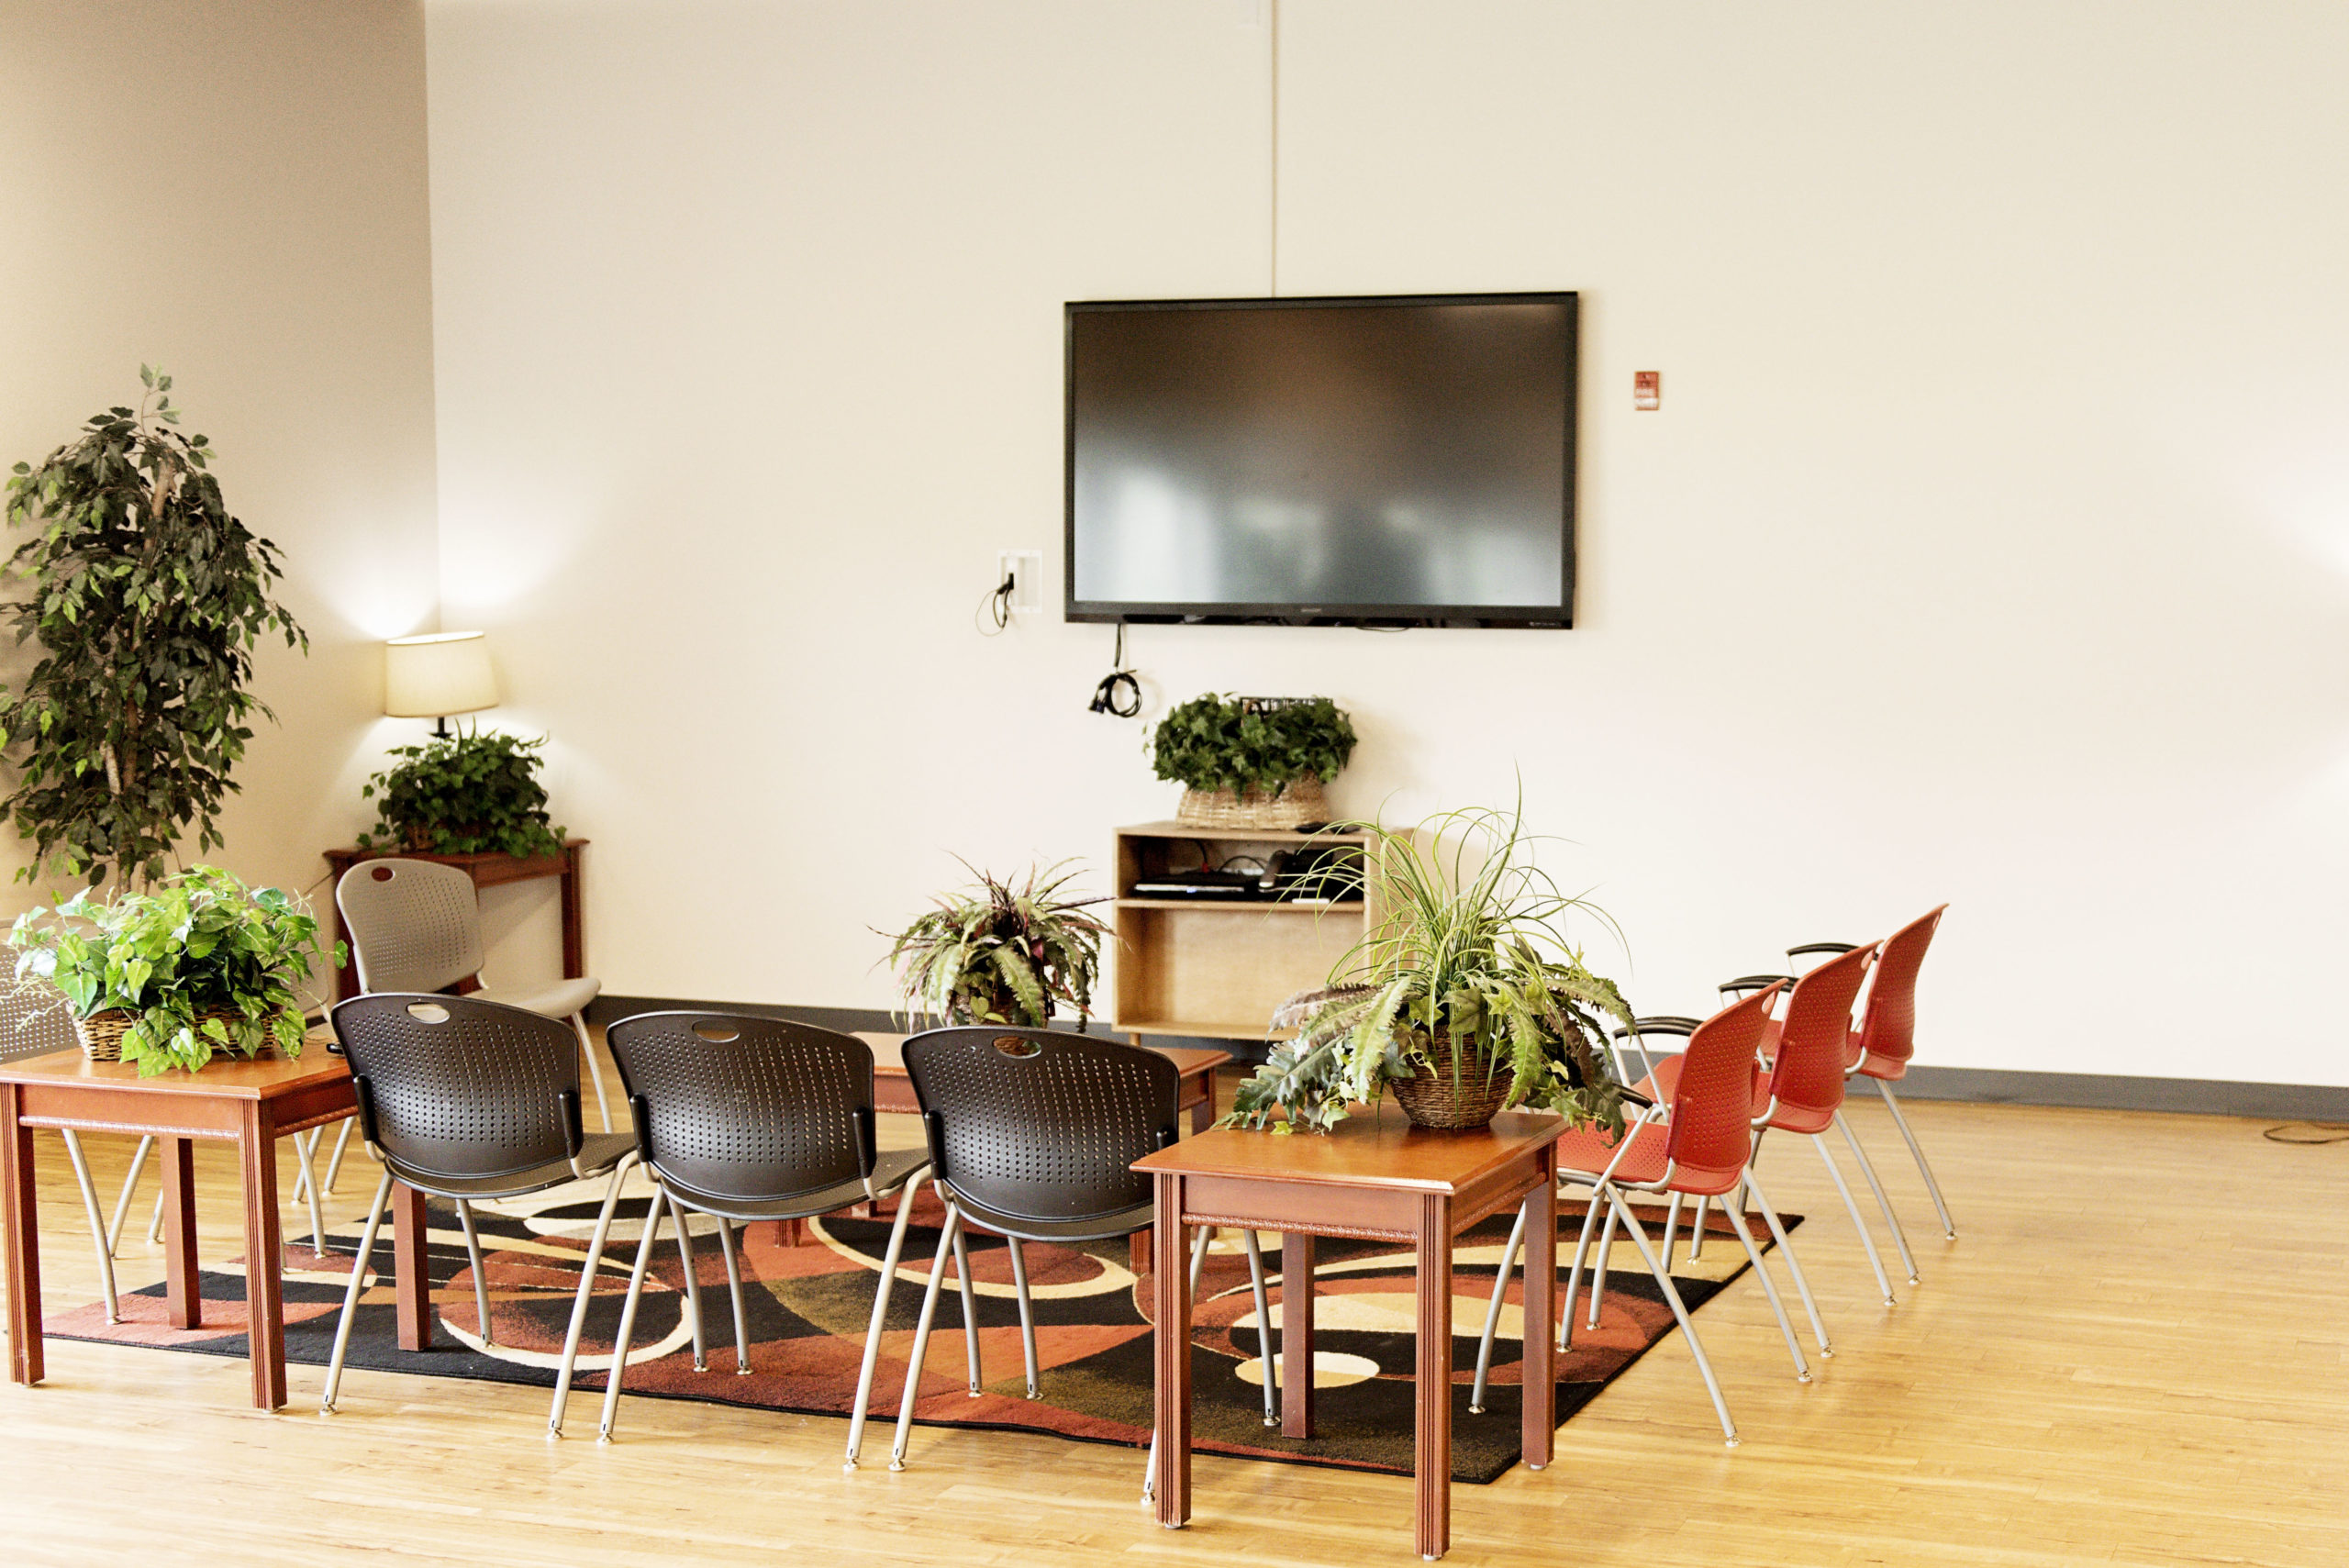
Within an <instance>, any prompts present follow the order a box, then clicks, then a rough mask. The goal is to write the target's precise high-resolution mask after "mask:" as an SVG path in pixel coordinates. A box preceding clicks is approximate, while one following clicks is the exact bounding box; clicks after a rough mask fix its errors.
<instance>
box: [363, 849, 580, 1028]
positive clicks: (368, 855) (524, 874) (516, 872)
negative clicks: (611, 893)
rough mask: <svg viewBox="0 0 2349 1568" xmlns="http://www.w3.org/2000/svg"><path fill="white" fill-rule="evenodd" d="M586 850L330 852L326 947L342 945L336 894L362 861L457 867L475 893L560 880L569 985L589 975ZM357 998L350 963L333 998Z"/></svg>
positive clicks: (564, 960)
mask: <svg viewBox="0 0 2349 1568" xmlns="http://www.w3.org/2000/svg"><path fill="white" fill-rule="evenodd" d="M586 847H587V840H584V839H565V840H563V841H562V849H561V850H559V851H556V852H555V853H553V854H551V855H531V856H529V857H528V858H527V859H526V858H523V857H521V856H517V855H505V854H477V855H424V854H410V853H408V852H407V851H404V850H357V849H348V850H328V851H326V860H327V864H328V866H330V867H331V868H333V874H332V875H331V876H330V877H329V878H328V888H327V896H326V899H325V906H324V908H323V909H322V911H321V913H322V915H323V917H324V918H325V922H326V933H327V945H328V949H329V950H331V949H332V947H333V945H334V944H335V943H336V942H338V941H340V940H342V912H341V910H340V909H339V908H337V907H336V906H335V902H334V889H335V888H336V887H337V886H340V884H341V883H342V874H343V873H345V872H347V871H349V870H350V869H351V867H352V866H355V865H357V864H359V863H360V862H362V861H384V860H406V861H431V862H435V863H437V864H440V865H444V866H455V867H456V868H457V869H458V870H459V871H462V872H463V873H465V874H466V875H467V876H469V877H471V878H473V887H474V889H475V890H476V891H478V890H480V889H482V888H484V887H498V886H502V885H504V884H507V883H509V882H530V881H534V880H536V879H537V878H539V877H542V876H551V877H559V878H561V879H562V974H563V978H564V979H566V980H576V979H579V978H581V977H582V976H584V974H586V973H587V932H586V919H585V917H584V914H583V912H582V910H581V906H580V898H579V862H580V854H579V851H582V850H584V849H585V848H586ZM356 995H359V966H358V964H356V963H347V964H345V965H343V966H342V967H341V968H340V969H338V970H336V971H335V973H334V999H335V1000H336V1001H338V1002H347V1001H349V1000H350V999H351V997H353V996H356Z"/></svg>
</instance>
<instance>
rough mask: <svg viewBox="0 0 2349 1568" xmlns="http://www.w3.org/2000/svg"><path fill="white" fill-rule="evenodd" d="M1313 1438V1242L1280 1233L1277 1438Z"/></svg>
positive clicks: (1302, 1236)
mask: <svg viewBox="0 0 2349 1568" xmlns="http://www.w3.org/2000/svg"><path fill="white" fill-rule="evenodd" d="M1312 1435H1313V1238H1312V1237H1310V1236H1308V1235H1307V1234H1305V1233H1304V1232H1303V1231H1301V1230H1284V1231H1282V1232H1281V1436H1283V1437H1285V1438H1309V1437H1311V1436H1312Z"/></svg>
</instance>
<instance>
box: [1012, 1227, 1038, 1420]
mask: <svg viewBox="0 0 2349 1568" xmlns="http://www.w3.org/2000/svg"><path fill="white" fill-rule="evenodd" d="M1004 1241H1005V1243H1006V1244H1007V1245H1008V1247H1009V1248H1010V1249H1011V1294H1012V1295H1013V1296H1016V1297H1017V1298H1018V1299H1019V1349H1020V1352H1021V1354H1022V1355H1023V1356H1025V1357H1026V1359H1027V1362H1028V1397H1029V1398H1030V1399H1041V1398H1042V1397H1043V1396H1044V1391H1043V1390H1042V1389H1041V1388H1039V1387H1038V1386H1037V1385H1036V1314H1035V1310H1034V1308H1033V1307H1030V1305H1029V1301H1028V1256H1027V1254H1026V1253H1025V1252H1022V1251H1020V1250H1019V1237H1017V1236H1007V1237H1005V1238H1004Z"/></svg>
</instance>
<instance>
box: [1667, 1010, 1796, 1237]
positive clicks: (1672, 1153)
mask: <svg viewBox="0 0 2349 1568" xmlns="http://www.w3.org/2000/svg"><path fill="white" fill-rule="evenodd" d="M1780 988H1781V983H1779V982H1775V981H1774V982H1773V983H1771V984H1769V985H1767V986H1765V988H1763V989H1762V990H1759V991H1756V992H1754V993H1753V995H1750V996H1746V997H1743V998H1741V999H1740V1000H1738V1001H1735V1002H1731V1004H1730V1005H1729V1006H1726V1007H1723V1008H1722V1009H1721V1010H1720V1012H1718V1013H1715V1014H1714V1015H1713V1016H1712V1017H1711V1018H1707V1019H1706V1020H1705V1021H1704V1022H1703V1023H1701V1024H1698V1026H1697V1029H1696V1032H1695V1033H1693V1034H1691V1035H1690V1036H1689V1037H1688V1046H1687V1050H1686V1051H1684V1052H1682V1054H1681V1059H1680V1081H1679V1083H1678V1084H1676V1085H1675V1087H1674V1089H1673V1095H1672V1121H1671V1131H1670V1137H1669V1140H1668V1141H1667V1142H1666V1143H1665V1145H1664V1153H1665V1156H1666V1158H1667V1159H1668V1160H1669V1161H1670V1162H1671V1170H1672V1175H1671V1179H1670V1182H1669V1185H1670V1186H1671V1187H1672V1189H1673V1190H1675V1191H1677V1192H1684V1193H1691V1194H1695V1195H1700V1196H1702V1195H1711V1194H1717V1193H1725V1192H1727V1191H1729V1190H1730V1189H1731V1187H1733V1186H1735V1185H1737V1184H1738V1180H1739V1178H1740V1177H1742V1175H1743V1174H1744V1173H1745V1162H1746V1160H1747V1158H1748V1157H1749V1156H1750V1155H1751V1154H1752V1153H1753V1063H1754V1051H1755V1050H1756V1049H1757V1048H1758V1047H1759V1046H1760V1045H1761V1043H1762V1029H1763V1026H1764V1025H1765V1024H1766V1023H1767V1022H1768V1021H1769V1018H1770V1006H1771V1004H1772V1003H1773V1002H1775V1001H1776V1000H1777V996H1778V992H1779V990H1780Z"/></svg>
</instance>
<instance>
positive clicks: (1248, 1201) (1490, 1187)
mask: <svg viewBox="0 0 2349 1568" xmlns="http://www.w3.org/2000/svg"><path fill="white" fill-rule="evenodd" d="M1565 1126H1566V1124H1565V1122H1564V1120H1563V1119H1562V1118H1557V1117H1550V1116H1528V1115H1523V1114H1519V1113H1514V1112H1512V1113H1507V1114H1504V1115H1502V1116H1501V1117H1499V1118H1497V1119H1496V1120H1495V1121H1494V1123H1493V1125H1492V1126H1491V1127H1489V1128H1485V1129H1477V1130H1475V1131H1469V1132H1430V1131H1424V1130H1422V1129H1419V1128H1415V1127H1411V1126H1410V1125H1408V1123H1406V1122H1404V1121H1402V1120H1401V1119H1400V1118H1397V1117H1393V1116H1388V1117H1385V1118H1377V1117H1374V1116H1372V1115H1369V1114H1367V1113H1365V1114H1362V1115H1357V1116H1354V1117H1352V1118H1348V1119H1347V1120H1345V1121H1342V1122H1341V1123H1339V1124H1338V1127H1337V1129H1336V1130H1334V1131H1332V1132H1330V1133H1328V1134H1326V1135H1325V1134H1319V1133H1309V1132H1299V1133H1293V1134H1290V1135H1288V1136H1286V1137H1283V1136H1280V1135H1278V1134H1275V1133H1270V1132H1251V1131H1241V1130H1240V1129H1232V1128H1224V1129H1217V1130H1214V1131H1210V1132H1206V1133H1202V1134H1200V1135H1199V1136H1198V1137H1196V1138H1190V1139H1186V1140H1184V1141H1182V1142H1181V1143H1178V1144H1176V1145H1175V1147H1174V1148H1172V1149H1164V1150H1161V1151H1159V1152H1157V1153H1155V1154H1152V1155H1149V1156H1147V1157H1146V1158H1144V1159H1141V1160H1138V1161H1136V1162H1134V1167H1133V1168H1134V1169H1135V1170H1137V1171H1143V1172H1147V1173H1149V1174H1150V1175H1151V1176H1152V1180H1153V1183H1154V1184H1155V1186H1156V1189H1157V1204H1158V1224H1157V1226H1156V1228H1155V1229H1154V1231H1153V1232H1152V1241H1151V1245H1152V1251H1153V1252H1154V1254H1155V1256H1154V1257H1153V1259H1152V1273H1153V1275H1154V1278H1153V1279H1152V1287H1151V1288H1152V1302H1153V1304H1154V1308H1155V1309H1154V1312H1153V1317H1154V1318H1155V1329H1154V1337H1155V1340H1156V1352H1155V1353H1156V1356H1157V1372H1158V1378H1157V1383H1158V1392H1157V1417H1156V1418H1157V1426H1158V1437H1159V1443H1158V1460H1157V1464H1156V1467H1155V1468H1154V1469H1153V1470H1152V1485H1153V1487H1154V1489H1155V1491H1156V1493H1157V1507H1158V1522H1159V1523H1161V1524H1163V1525H1164V1526H1166V1527H1167V1528H1168V1529H1179V1528H1180V1527H1181V1526H1182V1525H1184V1524H1185V1523H1186V1522H1187V1521H1188V1520H1189V1519H1190V1517H1191V1275H1190V1268H1189V1259H1188V1257H1187V1255H1186V1254H1187V1249H1186V1247H1185V1246H1184V1242H1183V1237H1184V1228H1185V1227H1186V1226H1193V1225H1225V1226H1233V1227H1238V1228H1241V1229H1247V1228H1253V1229H1258V1230H1277V1231H1280V1232H1282V1233H1283V1237H1284V1240H1283V1243H1282V1247H1281V1270H1282V1272H1281V1365H1282V1368H1283V1373H1284V1375H1283V1376H1282V1378H1281V1394H1282V1400H1283V1406H1284V1409H1283V1422H1282V1426H1283V1429H1284V1430H1285V1431H1286V1432H1287V1433H1288V1435H1290V1436H1292V1437H1309V1436H1311V1435H1312V1398H1313V1375H1312V1360H1311V1356H1312V1343H1313V1328H1312V1322H1313V1305H1312V1297H1313V1292H1312V1284H1311V1281H1312V1278H1313V1275H1312V1238H1313V1237H1315V1236H1351V1237H1358V1238H1363V1239H1366V1240H1382V1241H1408V1242H1409V1243H1411V1244H1412V1245H1413V1246H1415V1247H1416V1248H1417V1249H1418V1251H1419V1354H1418V1360H1417V1366H1416V1377H1415V1381H1416V1383H1417V1385H1418V1389H1417V1396H1416V1398H1415V1400H1414V1407H1415V1423H1416V1431H1417V1443H1416V1446H1415V1451H1414V1453H1413V1469H1414V1470H1415V1472H1416V1473H1417V1474H1418V1478H1419V1487H1418V1503H1417V1508H1416V1525H1415V1530H1414V1535H1415V1538H1416V1540H1417V1543H1418V1547H1419V1555H1420V1556H1421V1557H1423V1558H1426V1559H1429V1560H1430V1561H1433V1560H1434V1559H1436V1558H1439V1557H1442V1555H1443V1554H1444V1553H1445V1552H1446V1551H1449V1550H1450V1549H1451V1546H1452V1389H1453V1383H1452V1244H1453V1238H1454V1237H1456V1236H1458V1235H1459V1234H1460V1232H1461V1231H1463V1230H1465V1229H1467V1228H1468V1227H1470V1226H1472V1225H1474V1224H1475V1223H1476V1222H1477V1221H1478V1220H1481V1219H1484V1218H1486V1217H1487V1216H1490V1215H1494V1214H1497V1213H1499V1212H1501V1211H1502V1210H1504V1209H1508V1208H1515V1207H1519V1206H1520V1205H1522V1206H1523V1207H1524V1212H1525V1217H1526V1232H1525V1233H1526V1240H1527V1248H1526V1257H1525V1324H1526V1330H1525V1362H1524V1366H1525V1371H1524V1384H1525V1397H1524V1404H1525V1415H1524V1426H1523V1438H1524V1444H1525V1462H1526V1464H1527V1466H1528V1467H1529V1468H1531V1469H1534V1470H1540V1469H1542V1468H1543V1467H1544V1466H1546V1465H1547V1464H1548V1463H1549V1462H1550V1454H1551V1447H1552V1440H1553V1436H1554V1433H1555V1429H1556V1427H1557V1394H1558V1388H1557V1377H1556V1373H1555V1372H1554V1371H1553V1363H1552V1336H1551V1333H1550V1329H1549V1325H1550V1323H1551V1319H1552V1318H1553V1316H1554V1311H1555V1308H1554V1302H1555V1299H1556V1286H1557V1273H1558V1256H1557V1234H1558V1222H1557V1191H1556V1180H1557V1153H1556V1149H1555V1147H1554V1146H1555V1145H1556V1143H1557V1140H1558V1139H1559V1138H1560V1136H1562V1135H1563V1134H1564V1131H1565ZM1542 1238H1547V1239H1548V1240H1547V1241H1546V1242H1545V1241H1543V1240H1542Z"/></svg>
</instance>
